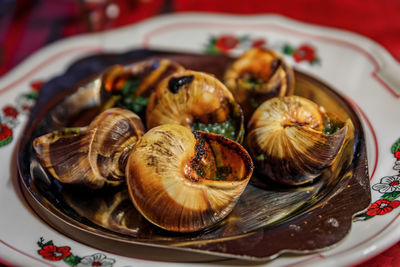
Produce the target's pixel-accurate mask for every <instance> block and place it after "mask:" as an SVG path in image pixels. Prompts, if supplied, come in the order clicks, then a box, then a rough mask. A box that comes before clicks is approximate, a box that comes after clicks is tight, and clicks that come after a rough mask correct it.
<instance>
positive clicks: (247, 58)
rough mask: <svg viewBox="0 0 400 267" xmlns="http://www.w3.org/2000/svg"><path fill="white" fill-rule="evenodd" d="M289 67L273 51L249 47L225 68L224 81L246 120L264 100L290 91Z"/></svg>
mask: <svg viewBox="0 0 400 267" xmlns="http://www.w3.org/2000/svg"><path fill="white" fill-rule="evenodd" d="M294 80H295V79H294V73H293V70H292V68H291V67H290V66H289V65H288V64H287V63H286V62H285V61H284V60H283V58H282V57H281V56H280V55H279V54H278V53H277V52H275V51H273V50H269V49H263V48H252V49H250V50H248V51H246V52H245V53H243V55H242V56H240V57H239V58H238V59H236V60H235V61H234V62H233V64H232V65H231V66H230V67H229V68H228V69H227V71H226V72H225V76H224V83H225V85H226V86H227V87H228V89H229V90H231V92H232V93H233V96H234V97H235V99H236V101H237V102H238V103H239V105H240V106H241V107H242V109H243V113H244V116H245V120H246V121H248V120H249V119H250V117H251V114H252V113H253V112H254V110H255V109H256V108H257V107H258V106H259V105H260V104H261V103H263V102H264V101H265V100H267V99H269V98H272V97H277V96H286V95H292V94H293V91H294Z"/></svg>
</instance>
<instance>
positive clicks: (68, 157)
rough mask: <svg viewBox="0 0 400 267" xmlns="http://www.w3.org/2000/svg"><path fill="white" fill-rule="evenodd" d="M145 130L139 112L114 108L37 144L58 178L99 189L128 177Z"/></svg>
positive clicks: (38, 151)
mask: <svg viewBox="0 0 400 267" xmlns="http://www.w3.org/2000/svg"><path fill="white" fill-rule="evenodd" d="M143 133H144V126H143V124H142V122H141V120H140V118H139V117H138V116H137V115H136V114H135V113H133V112H131V111H129V110H125V109H120V108H112V109H108V110H106V111H104V112H102V113H100V114H99V115H98V116H97V117H96V118H95V119H94V120H93V121H92V122H91V123H90V124H89V126H87V127H80V128H65V129H63V130H59V131H54V132H51V133H49V134H46V135H43V136H40V137H38V138H36V139H35V140H34V141H33V146H34V149H35V151H36V154H37V156H38V157H39V159H40V162H41V164H42V165H43V166H44V167H45V168H47V170H48V171H49V172H50V173H51V174H52V175H53V177H54V178H56V179H57V180H59V181H61V182H63V183H70V184H83V185H86V186H89V187H91V188H93V189H97V188H100V187H102V186H104V185H106V184H109V185H118V184H120V183H122V182H123V181H124V180H125V165H126V161H127V157H128V155H129V152H130V150H131V148H132V146H133V145H134V144H135V143H136V142H137V140H138V139H139V138H140V136H142V135H143Z"/></svg>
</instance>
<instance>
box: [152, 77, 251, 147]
mask: <svg viewBox="0 0 400 267" xmlns="http://www.w3.org/2000/svg"><path fill="white" fill-rule="evenodd" d="M171 123H172V124H180V125H183V126H186V127H188V128H192V129H195V130H200V127H199V128H196V127H197V126H199V125H203V126H205V127H207V126H218V125H221V124H225V125H227V126H229V127H227V128H228V129H229V130H227V132H228V133H224V131H225V129H222V130H221V132H218V131H213V130H212V127H209V128H207V129H201V130H205V131H211V132H214V133H220V134H225V136H226V137H229V138H230V139H233V140H236V141H238V142H240V141H241V140H242V138H243V134H244V119H243V114H242V110H241V108H240V106H239V105H238V104H237V103H236V101H235V100H234V98H233V96H232V93H231V92H230V91H229V90H228V89H227V88H226V87H225V85H224V84H223V83H222V82H220V81H219V80H218V79H217V78H215V77H214V76H212V75H210V74H206V73H203V72H197V71H191V70H186V71H183V72H179V73H174V74H173V75H171V76H169V77H168V78H166V79H164V80H163V81H162V82H161V83H160V84H159V86H158V87H157V89H156V91H155V92H154V93H153V94H152V95H151V97H150V100H149V104H148V106H147V110H146V124H147V128H148V129H151V128H153V127H155V126H158V125H162V124H171Z"/></svg>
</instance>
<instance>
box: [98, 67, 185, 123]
mask: <svg viewBox="0 0 400 267" xmlns="http://www.w3.org/2000/svg"><path fill="white" fill-rule="evenodd" d="M183 70H184V68H183V67H182V66H181V65H179V64H178V63H176V62H174V61H171V60H169V59H149V60H145V61H140V62H138V63H135V64H132V65H127V66H122V65H115V66H113V67H111V68H109V69H108V70H107V71H105V72H104V73H103V75H102V77H101V79H102V85H103V87H102V88H103V91H102V92H103V94H104V95H106V96H107V97H105V98H106V99H107V100H106V101H105V103H104V105H103V110H106V109H108V108H111V107H121V108H125V109H129V110H132V111H134V112H135V113H137V114H139V115H140V116H142V115H143V117H144V111H145V109H146V105H147V102H148V97H149V96H150V95H151V93H152V92H153V91H154V89H155V88H156V87H157V85H158V84H159V83H160V81H162V80H163V79H164V78H165V77H167V76H169V75H171V74H172V73H174V72H179V71H183ZM142 113H143V114H142Z"/></svg>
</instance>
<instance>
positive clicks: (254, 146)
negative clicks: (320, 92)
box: [246, 96, 348, 185]
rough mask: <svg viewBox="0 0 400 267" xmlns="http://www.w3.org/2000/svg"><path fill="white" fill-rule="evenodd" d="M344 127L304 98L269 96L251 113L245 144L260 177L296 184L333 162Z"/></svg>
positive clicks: (305, 181) (316, 174) (340, 144)
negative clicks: (269, 97)
mask: <svg viewBox="0 0 400 267" xmlns="http://www.w3.org/2000/svg"><path fill="white" fill-rule="evenodd" d="M347 129H348V127H347V124H346V123H344V122H340V121H338V120H337V119H335V117H334V116H333V115H331V114H328V113H326V112H325V111H324V109H323V108H322V107H319V106H318V105H317V104H315V103H314V102H312V101H310V100H308V99H306V98H303V97H300V96H286V97H281V98H272V99H270V100H267V101H266V102H264V103H263V104H262V105H261V106H260V107H258V109H257V110H256V111H255V112H254V114H253V116H252V118H251V120H250V122H249V125H248V135H247V137H246V145H247V148H248V151H249V153H250V154H251V156H252V158H253V160H254V163H255V165H256V172H257V173H259V174H261V175H260V176H261V177H265V178H268V179H271V180H273V181H275V182H278V183H282V184H288V185H299V184H304V183H307V182H310V181H312V180H313V179H315V178H316V177H318V176H319V175H320V174H321V171H322V170H324V169H325V168H326V167H328V166H331V165H332V164H333V162H334V160H335V159H336V156H337V154H338V152H339V150H340V149H341V147H342V144H343V141H344V139H345V137H346V132H347Z"/></svg>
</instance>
